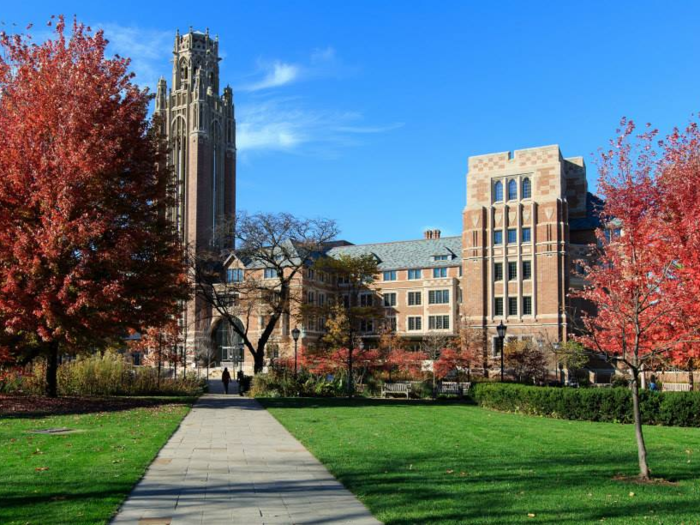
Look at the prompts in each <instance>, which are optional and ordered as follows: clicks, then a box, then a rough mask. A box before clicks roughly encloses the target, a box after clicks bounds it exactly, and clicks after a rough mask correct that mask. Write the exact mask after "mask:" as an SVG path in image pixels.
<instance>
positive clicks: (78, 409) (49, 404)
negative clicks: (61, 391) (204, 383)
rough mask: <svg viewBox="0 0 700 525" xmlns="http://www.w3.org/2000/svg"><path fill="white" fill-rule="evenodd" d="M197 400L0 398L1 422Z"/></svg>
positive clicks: (164, 398) (189, 398) (2, 396)
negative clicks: (11, 419)
mask: <svg viewBox="0 0 700 525" xmlns="http://www.w3.org/2000/svg"><path fill="white" fill-rule="evenodd" d="M196 399H197V398H196V397H184V396H183V397H126V396H124V397H116V396H110V397H58V398H49V397H43V396H19V395H0V419H9V418H14V419H31V418H42V417H48V416H61V415H74V414H93V413H97V412H120V411H123V410H131V409H133V408H151V407H158V406H164V405H173V404H176V405H188V404H192V403H194V401H196Z"/></svg>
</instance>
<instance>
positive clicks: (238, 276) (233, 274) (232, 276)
mask: <svg viewBox="0 0 700 525" xmlns="http://www.w3.org/2000/svg"><path fill="white" fill-rule="evenodd" d="M226 282H227V283H241V282H243V270H241V269H238V268H229V269H228V270H226Z"/></svg>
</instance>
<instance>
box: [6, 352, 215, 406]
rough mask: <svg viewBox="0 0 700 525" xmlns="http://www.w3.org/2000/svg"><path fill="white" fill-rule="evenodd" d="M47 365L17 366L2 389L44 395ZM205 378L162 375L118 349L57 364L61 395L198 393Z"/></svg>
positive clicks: (204, 382) (194, 394) (8, 375)
mask: <svg viewBox="0 0 700 525" xmlns="http://www.w3.org/2000/svg"><path fill="white" fill-rule="evenodd" d="M45 377H46V367H45V365H44V364H43V363H36V364H35V365H33V366H32V368H31V369H30V370H26V371H25V370H15V371H12V372H6V373H4V374H2V376H0V392H5V393H24V394H35V395H41V394H43V393H44V389H45V385H46V379H45ZM205 388H206V381H205V380H204V379H199V378H197V377H196V376H194V375H192V374H189V375H187V376H185V377H177V378H168V377H159V376H158V370H157V369H155V368H150V367H135V366H133V365H132V364H130V363H129V362H128V361H127V360H126V359H124V357H123V356H121V355H119V354H118V353H113V352H106V353H105V354H104V355H99V354H96V355H92V356H89V357H80V358H78V359H76V360H75V361H71V362H69V363H64V364H62V365H60V366H59V368H58V393H59V395H61V396H110V395H131V396H147V395H174V396H175V395H187V396H196V395H199V394H201V393H202V392H203V391H204V390H205Z"/></svg>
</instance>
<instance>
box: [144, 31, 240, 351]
mask: <svg viewBox="0 0 700 525" xmlns="http://www.w3.org/2000/svg"><path fill="white" fill-rule="evenodd" d="M220 60H221V59H220V58H219V42H218V38H214V39H212V38H210V36H209V30H207V31H206V32H205V33H202V32H200V31H193V30H192V28H190V30H189V32H188V33H186V34H184V35H180V32H179V31H178V32H177V33H176V35H175V43H174V46H173V74H172V84H171V86H170V89H168V85H167V82H166V81H165V79H164V78H161V79H160V81H159V82H158V89H157V94H156V108H155V114H156V115H157V116H158V117H159V120H160V123H161V126H162V129H161V131H162V133H163V134H164V136H166V137H167V140H168V146H169V154H168V155H169V158H168V161H169V163H170V166H171V168H172V172H173V177H174V183H175V185H174V186H175V192H176V198H175V203H174V205H173V206H172V208H171V209H170V210H169V212H168V213H169V215H170V218H171V219H172V221H173V223H174V224H175V225H176V226H177V230H178V233H179V234H180V238H181V240H182V242H183V244H184V245H185V246H186V247H187V248H188V249H190V250H196V249H199V248H203V247H207V246H210V245H212V243H213V242H214V241H215V240H216V241H217V243H218V244H221V243H222V242H225V241H222V240H221V239H217V238H215V235H214V234H215V232H216V231H217V226H219V225H221V224H222V223H223V222H224V221H227V220H229V219H231V218H232V217H233V216H234V215H235V207H236V121H235V117H234V107H233V91H232V90H231V88H230V87H229V86H226V87H225V88H224V89H223V92H222V93H221V94H219V61H220ZM228 242H230V243H232V240H231V241H228ZM221 247H222V248H224V247H225V246H221ZM210 317H211V313H210V312H209V308H208V307H207V305H205V304H203V303H202V302H201V301H200V300H197V299H193V300H191V301H190V302H189V303H188V304H187V305H186V308H185V313H184V317H183V323H184V330H185V332H186V346H187V349H188V353H189V352H192V351H193V350H194V348H195V346H196V343H197V338H198V337H199V336H201V335H202V334H203V332H204V331H206V329H207V327H208V326H209V324H210V322H211V319H210Z"/></svg>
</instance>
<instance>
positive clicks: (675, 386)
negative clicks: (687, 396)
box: [662, 383, 690, 392]
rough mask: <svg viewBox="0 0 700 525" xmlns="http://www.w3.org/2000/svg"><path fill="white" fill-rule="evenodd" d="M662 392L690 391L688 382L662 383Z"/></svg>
mask: <svg viewBox="0 0 700 525" xmlns="http://www.w3.org/2000/svg"><path fill="white" fill-rule="evenodd" d="M662 388H663V391H664V392H690V385H689V384H688V383H662Z"/></svg>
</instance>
